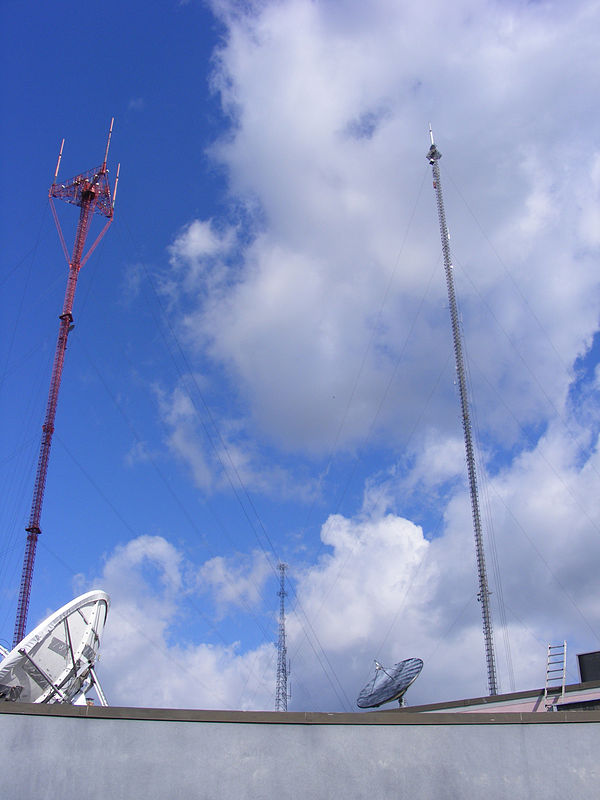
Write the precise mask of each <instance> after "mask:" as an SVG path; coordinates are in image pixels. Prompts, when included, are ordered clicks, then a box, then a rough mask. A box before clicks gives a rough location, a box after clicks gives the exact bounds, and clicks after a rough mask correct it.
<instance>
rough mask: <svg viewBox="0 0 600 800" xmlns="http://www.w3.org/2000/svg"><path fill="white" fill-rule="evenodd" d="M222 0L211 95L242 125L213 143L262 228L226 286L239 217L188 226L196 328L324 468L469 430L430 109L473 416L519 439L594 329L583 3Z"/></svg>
mask: <svg viewBox="0 0 600 800" xmlns="http://www.w3.org/2000/svg"><path fill="white" fill-rule="evenodd" d="M338 5H339V7H338ZM213 8H214V10H215V13H216V14H217V15H219V16H221V18H222V19H223V20H224V21H225V22H226V24H227V26H228V37H227V40H226V44H225V45H224V46H223V47H221V48H220V49H219V51H218V52H217V54H216V59H215V63H216V68H215V72H214V75H213V82H214V86H215V89H216V91H218V92H219V94H220V97H221V100H222V104H223V108H224V109H225V111H226V112H227V113H228V114H229V115H230V118H231V129H230V131H228V133H227V135H226V136H224V137H223V139H222V140H221V141H220V142H218V143H217V144H215V146H214V148H213V150H212V152H213V156H214V158H215V159H217V160H218V161H220V162H221V164H222V165H223V166H224V167H225V169H226V171H227V174H228V176H229V182H230V191H231V195H232V198H234V199H235V202H236V203H242V204H245V205H246V208H247V209H248V213H249V214H250V217H252V216H253V215H254V217H255V219H256V224H255V225H254V227H253V228H252V226H251V235H250V237H249V239H248V240H247V241H246V242H245V243H243V242H238V245H239V246H238V248H237V252H236V260H237V265H236V270H235V272H234V274H232V273H231V272H227V276H228V277H227V279H225V278H224V274H225V273H224V271H223V267H222V266H215V265H214V260H215V259H218V258H221V256H223V254H224V253H225V252H228V253H229V254H230V255H231V248H232V242H233V237H234V233H233V229H232V228H231V227H230V226H228V224H227V223H225V224H223V225H222V226H221V228H217V227H215V221H214V220H194V221H192V222H191V223H190V224H189V225H188V227H187V228H186V229H184V231H183V232H182V233H181V234H180V235H179V236H178V237H177V239H176V241H175V243H174V245H173V247H172V249H171V256H172V260H173V263H174V264H175V265H179V266H181V264H182V263H185V265H186V273H185V278H184V279H183V286H184V288H185V289H186V290H187V291H188V292H190V293H195V294H196V296H197V297H198V298H199V301H198V302H196V304H195V307H193V308H191V309H190V307H189V306H188V307H187V309H186V314H185V315H184V320H183V323H182V329H184V330H185V331H186V336H188V337H189V339H190V340H191V341H193V342H195V343H196V345H197V346H198V347H199V348H201V349H202V351H203V352H204V353H206V354H209V355H210V357H211V358H212V359H213V362H214V364H216V365H220V366H221V367H222V368H223V369H224V371H225V374H226V375H227V376H228V378H229V379H230V380H231V386H232V387H234V389H233V391H234V392H235V394H236V395H238V396H239V397H241V398H243V403H244V408H245V410H246V409H247V410H248V411H249V413H250V415H251V419H252V423H253V424H257V426H258V428H257V431H261V432H262V435H263V436H265V437H266V438H267V439H268V440H269V441H270V442H275V443H276V444H277V445H278V446H279V447H285V448H287V449H290V450H292V451H295V452H299V453H310V454H321V455H322V454H323V453H327V452H329V451H330V450H331V449H332V448H333V449H342V450H343V449H345V448H349V447H352V446H354V445H356V444H357V443H358V442H361V441H364V439H365V437H366V436H367V435H371V434H372V433H373V432H376V433H378V434H379V436H380V437H381V436H385V437H386V440H387V441H389V439H390V437H391V438H392V440H393V441H395V442H396V443H398V442H402V441H403V440H404V439H406V436H407V435H408V432H409V431H410V430H411V429H412V428H413V427H414V426H415V424H417V423H418V427H419V429H420V431H426V430H427V429H428V427H431V426H433V427H435V428H439V429H443V428H447V426H448V425H452V426H454V425H455V416H454V415H449V414H448V412H447V409H448V407H449V406H451V403H452V393H451V391H450V390H449V387H448V382H447V381H445V380H444V381H442V382H441V383H440V382H439V378H440V375H441V374H443V373H444V368H445V365H446V363H447V357H448V353H449V350H450V344H449V334H448V320H447V318H446V312H445V309H444V304H445V300H444V291H445V289H444V285H443V276H442V271H441V268H440V261H439V255H438V253H439V242H438V240H437V238H438V234H437V222H436V219H435V207H434V198H433V195H432V194H431V195H426V196H424V195H423V191H422V189H423V180H424V176H425V175H426V172H427V165H426V162H425V160H424V154H425V151H426V149H427V136H426V133H427V123H428V121H429V120H430V119H431V118H432V114H434V120H433V121H434V123H435V128H436V130H437V131H438V136H439V137H440V147H441V149H442V151H443V152H444V153H445V157H444V159H443V160H442V172H443V180H444V181H445V186H446V191H447V194H448V196H447V205H448V209H447V211H448V217H449V221H450V226H451V231H452V244H453V248H454V249H455V251H456V252H455V257H456V275H457V282H458V284H459V297H460V302H461V306H462V308H463V325H464V328H465V334H466V337H467V342H468V351H469V355H470V358H471V359H472V362H473V373H472V379H473V382H474V392H475V394H476V396H477V397H480V398H481V400H482V402H481V406H482V407H485V408H486V409H487V410H486V414H485V415H484V416H483V417H482V425H483V426H484V429H485V430H488V431H490V432H491V433H492V434H493V435H495V436H496V437H499V436H501V438H502V441H503V443H514V442H516V441H518V439H519V435H520V432H519V425H515V423H514V420H512V419H511V418H510V415H509V416H508V417H507V412H506V407H507V406H508V408H509V409H511V410H513V411H514V412H515V413H516V416H517V419H518V421H519V423H520V425H528V424H530V423H531V422H532V421H533V420H534V419H538V418H539V417H542V418H548V417H551V416H552V415H553V414H554V413H555V408H556V406H557V405H560V403H561V402H562V400H563V398H564V394H565V391H566V388H567V386H568V382H569V379H570V372H569V370H570V365H571V364H572V363H573V361H574V360H575V358H576V357H577V356H578V355H580V354H581V353H582V352H584V351H585V349H586V347H587V346H589V343H590V340H591V336H592V334H593V332H594V330H595V329H596V327H597V311H596V309H597V305H598V299H599V297H598V282H597V279H596V270H595V259H594V258H593V257H592V254H591V252H590V245H592V246H593V242H594V241H595V240H594V234H593V219H594V214H596V212H597V208H598V202H597V197H596V193H595V190H594V185H595V183H594V181H595V177H594V175H595V172H594V169H592V170H590V168H589V165H590V158H591V160H592V161H591V163H592V165H593V164H594V163H595V160H594V159H597V158H598V154H597V153H594V152H590V146H592V148H593V145H592V143H591V142H590V140H589V130H588V129H587V128H586V127H585V126H583V127H582V126H578V125H577V123H576V121H577V120H578V119H583V118H584V117H585V116H587V109H588V106H587V100H586V98H587V97H588V96H590V94H593V86H594V85H596V84H597V81H598V74H597V69H596V67H595V58H594V57H593V51H594V48H595V39H594V37H593V35H592V34H591V30H592V29H593V27H594V25H593V23H594V22H595V23H597V19H596V16H595V14H594V12H593V9H592V7H590V6H589V4H586V3H579V4H577V5H576V6H575V7H574V8H573V9H572V13H570V14H569V15H568V17H566V16H565V15H564V14H563V13H561V11H560V9H559V8H557V7H555V6H552V9H551V11H552V13H548V9H547V7H546V6H544V7H540V6H524V5H522V4H512V5H511V4H509V5H508V6H507V5H506V4H495V3H492V4H487V5H486V6H485V7H484V6H482V4H481V3H479V2H473V0H468V2H461V3H458V4H452V6H447V5H444V6H440V8H438V9H437V10H436V11H435V12H434V13H432V9H431V8H428V9H427V11H425V9H424V8H421V7H419V6H414V4H407V3H404V4H397V3H387V2H379V3H376V4H375V5H374V6H373V4H371V7H370V8H369V13H368V14H367V13H366V12H364V11H362V10H360V9H359V8H358V6H357V4H355V3H344V4H330V3H323V4H314V3H308V2H304V0H294V2H287V3H266V4H259V5H256V6H252V5H251V6H249V7H248V9H246V10H245V11H244V10H241V9H240V7H239V6H237V5H236V4H230V3H226V2H215V3H214V4H213ZM433 19H435V20H436V22H435V24H434V23H433V22H432V20H433ZM467 20H468V22H467ZM565 26H566V27H565ZM442 30H443V31H444V40H445V41H447V40H448V39H447V37H448V36H449V35H450V34H449V32H451V38H452V41H453V42H454V45H453V48H452V55H450V53H449V52H448V51H447V49H446V48H445V47H440V46H439V45H440V42H439V41H438V39H437V37H438V36H439V32H440V31H442ZM575 42H576V44H575ZM571 47H572V48H574V49H575V48H576V54H575V52H571V51H570V48H571ZM586 54H587V55H586ZM575 55H576V57H575ZM584 65H585V68H584ZM573 82H576V85H577V86H578V91H577V92H574V91H572V86H573ZM586 87H587V88H586ZM550 95H551V96H552V99H551V100H550ZM549 103H550V104H551V107H552V115H551V116H549V115H548V114H547V113H546V109H547V108H548V107H549ZM446 167H447V170H448V174H446V172H445V170H446ZM428 182H429V181H428V180H427V181H426V183H428ZM575 197H577V200H578V202H577V203H576V204H574V202H573V200H574V199H575ZM584 198H585V200H586V201H587V200H590V201H591V202H586V203H585V208H586V209H587V210H586V212H585V214H584V215H583V216H582V215H581V214H580V213H579V208H583V207H584V206H583V200H584ZM257 209H259V210H260V213H258V214H257ZM211 263H213V267H211V269H207V265H209V264H211ZM207 280H208V281H210V282H211V286H212V288H213V290H214V291H212V292H210V293H209V294H208V295H207V294H206V292H205V291H204V288H203V287H204V286H205V284H206V281H207ZM192 305H193V304H192ZM540 385H541V386H543V387H544V391H543V393H541V392H540V390H539V387H540ZM500 394H501V397H502V401H501V402H500V401H499V399H498V398H499V395H500ZM415 397H416V398H419V400H418V401H415V400H414V399H413V398H415ZM423 398H429V402H428V403H427V404H425V405H424V403H423ZM444 435H446V434H444Z"/></svg>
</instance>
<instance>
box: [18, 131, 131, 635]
mask: <svg viewBox="0 0 600 800" xmlns="http://www.w3.org/2000/svg"><path fill="white" fill-rule="evenodd" d="M113 122H114V120H111V123H110V130H109V132H108V141H107V143H106V152H105V155H104V162H103V164H102V166H101V167H96V169H91V170H88V172H82V173H81V174H80V175H76V176H75V177H74V178H72V179H71V180H70V181H67V182H66V183H63V184H59V183H57V177H58V169H59V167H60V160H61V158H62V151H63V145H64V139H63V143H62V144H61V147H60V153H59V155H58V163H57V165H56V172H55V174H54V183H53V184H52V186H51V187H50V191H49V193H48V197H49V200H50V207H51V209H52V214H53V216H54V221H55V222H56V227H57V230H58V235H59V237H60V241H61V244H62V247H63V250H64V253H65V258H66V260H67V264H68V265H69V275H68V279H67V288H66V292H65V299H64V303H63V309H62V314H61V315H60V317H59V327H58V340H57V342H56V352H55V354H54V364H53V367H52V377H51V379H50V390H49V392H48V402H47V405H46V416H45V418H44V424H43V425H42V441H41V444H40V452H39V457H38V464H37V471H36V476H35V484H34V489H33V500H32V503H31V512H30V514H29V524H28V525H27V528H26V531H27V541H26V545H25V556H24V559H23V571H22V573H21V587H20V590H19V602H18V606H17V618H16V622H15V631H14V636H13V647H16V646H17V644H18V643H19V642H20V641H21V640H22V639H23V637H24V636H25V627H26V625H27V612H28V610H29V597H30V594H31V582H32V578H33V566H34V562H35V551H36V547H37V541H38V537H39V535H40V533H41V529H40V517H41V514H42V504H43V502H44V488H45V486H46V475H47V472H48V460H49V458H50V445H51V443H52V434H53V433H54V419H55V417H56V406H57V403H58V391H59V389H60V381H61V377H62V370H63V364H64V360H65V351H66V349H67V338H68V336H69V333H70V332H71V331H72V330H73V301H74V299H75V289H76V286H77V278H78V277H79V270H80V269H81V267H83V265H84V264H85V262H86V261H87V260H88V258H89V257H90V255H91V254H92V252H93V251H94V249H95V248H96V246H97V244H98V243H99V241H100V239H102V237H103V236H104V234H105V233H106V231H107V230H108V227H109V225H110V224H111V222H112V220H113V214H114V207H115V197H116V193H117V184H118V181H119V167H117V175H116V179H115V186H114V191H113V193H112V195H111V191H110V185H109V181H108V169H107V166H106V162H107V158H108V148H109V145H110V139H111V136H112V129H113ZM55 198H57V199H59V200H65V201H66V202H67V203H72V204H73V205H76V206H79V222H78V224H77V231H76V233H75V243H74V245H73V254H72V256H71V258H69V254H68V250H67V246H66V244H65V239H64V236H63V233H62V229H61V227H60V223H59V221H58V215H57V213H56V209H55V207H54V199H55ZM94 214H99V215H101V216H103V217H106V219H107V222H106V224H105V225H104V227H103V228H102V230H101V231H100V233H99V234H98V236H97V237H96V240H95V241H94V243H93V244H92V246H91V247H90V248H89V250H88V251H87V253H86V254H85V255H84V254H83V251H84V249H85V243H86V239H87V235H88V233H89V229H90V224H91V221H92V217H93V216H94Z"/></svg>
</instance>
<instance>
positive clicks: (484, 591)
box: [427, 126, 498, 695]
mask: <svg viewBox="0 0 600 800" xmlns="http://www.w3.org/2000/svg"><path fill="white" fill-rule="evenodd" d="M429 136H430V138H431V147H430V148H429V152H428V153H427V160H428V161H429V163H430V164H431V168H432V170H433V188H434V189H435V194H436V199H437V209H438V217H439V222H440V235H441V237H442V252H443V254H444V269H445V271H446V286H447V288H448V301H449V304H450V318H451V321H452V339H453V342H454V356H455V359H456V374H457V377H458V389H459V394H460V407H461V412H462V425H463V431H464V437H465V453H466V460H467V472H468V476H469V491H470V494H471V514H472V517H473V530H474V533H475V554H476V557H477V574H478V576H479V594H478V600H479V602H480V603H481V615H482V618H483V636H484V641H485V658H486V661H487V673H488V689H489V693H490V695H495V694H498V685H497V680H496V657H495V654H494V641H493V631H492V617H491V613H490V591H489V588H488V581H487V572H486V568H485V555H484V550H483V534H482V530H481V514H480V511H479V494H478V491H477V471H476V468H475V450H474V447H473V434H472V430H471V417H470V413H469V397H468V392H467V379H466V374H465V364H464V359H463V347H462V340H461V335H460V324H459V319H458V307H457V304H456V294H455V291H454V277H453V274H452V271H453V267H452V260H451V258H450V243H449V240H450V237H449V235H448V227H447V225H446V214H445V211H444V199H443V197H442V184H441V180H440V167H439V163H438V162H439V160H440V158H441V157H442V154H441V153H440V151H439V150H438V149H437V147H436V146H435V142H434V140H433V133H432V131H431V126H430V127H429Z"/></svg>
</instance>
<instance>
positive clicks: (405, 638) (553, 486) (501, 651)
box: [95, 430, 600, 711]
mask: <svg viewBox="0 0 600 800" xmlns="http://www.w3.org/2000/svg"><path fill="white" fill-rule="evenodd" d="M578 452H579V448H578V447H577V443H576V442H574V441H573V440H572V439H571V438H570V437H568V436H564V434H563V433H562V431H557V430H550V431H548V432H547V434H546V435H544V436H543V437H542V438H541V439H540V441H539V442H538V443H537V445H536V446H535V447H534V448H533V449H531V450H530V451H528V452H527V453H524V454H522V455H521V456H520V457H519V459H518V461H517V463H516V464H515V465H514V466H513V467H512V468H511V469H510V470H509V469H507V470H505V471H503V472H502V473H499V474H498V475H496V476H494V477H493V478H490V479H489V481H488V482H487V486H486V494H487V496H489V499H490V504H491V508H492V516H493V519H494V529H495V546H494V547H491V541H490V538H489V532H488V540H487V542H486V545H487V547H488V551H487V552H488V562H489V567H490V569H489V575H490V586H491V589H492V605H493V609H494V614H495V620H496V629H495V633H496V653H497V663H498V671H499V678H500V687H501V689H502V690H504V691H509V690H511V689H513V688H515V689H524V688H532V687H537V686H541V685H543V679H544V669H545V649H546V644H547V643H548V642H549V641H558V640H562V638H564V637H565V636H566V637H567V638H568V641H569V648H570V651H569V652H570V655H569V672H568V680H569V681H571V682H576V681H577V680H578V670H577V666H576V661H575V653H576V652H582V651H587V650H590V649H593V648H594V647H595V646H598V644H600V604H599V603H598V600H597V592H596V591H595V586H596V582H597V574H596V573H597V569H596V565H597V563H598V560H599V559H600V544H599V542H600V539H599V537H598V519H599V516H600V514H599V512H600V508H598V502H597V500H596V497H597V493H595V492H594V490H593V487H594V486H595V483H596V481H597V476H598V472H599V468H600V462H599V454H598V449H597V442H595V443H594V448H593V451H592V452H591V454H590V456H589V457H588V458H586V460H585V461H584V462H583V463H581V462H580V459H579V457H578ZM551 454H552V460H553V463H555V464H560V465H561V468H560V471H559V470H557V471H556V472H553V471H552V470H550V471H549V470H548V468H547V467H548V458H549V457H550V455H551ZM395 480H396V477H395V476H390V477H389V479H388V481H389V483H390V484H393V482H394V481H395ZM440 480H442V481H444V480H445V475H441V477H440ZM394 494H395V489H394V487H393V485H390V486H388V487H387V489H386V487H385V484H383V483H381V482H380V483H378V484H377V486H376V487H375V488H369V490H368V491H367V494H366V497H365V503H364V507H363V509H362V510H361V511H360V512H359V513H358V514H357V515H356V516H354V517H352V518H349V517H345V516H343V515H340V514H334V515H331V516H329V517H328V518H327V519H326V520H325V521H324V523H323V525H322V529H321V542H322V553H321V555H320V557H319V558H318V559H317V560H316V561H315V562H314V563H311V564H306V565H304V566H303V567H298V566H293V567H292V570H291V571H290V581H289V583H288V600H287V603H288V605H287V612H288V613H287V637H288V653H289V656H290V659H291V664H292V672H291V683H292V686H293V698H292V701H291V703H290V708H296V709H306V708H310V709H323V710H330V711H331V710H352V709H353V708H354V701H355V698H356V695H357V694H358V691H359V689H360V688H361V686H362V685H363V684H364V683H365V682H366V681H367V679H368V677H369V672H370V670H371V669H372V664H373V659H375V658H376V659H377V660H378V661H380V662H382V663H384V664H392V663H394V662H395V661H397V660H400V659H401V658H406V657H411V656H419V657H421V658H423V659H424V661H425V668H424V670H423V674H422V676H421V677H420V678H419V680H418V682H417V683H416V684H415V685H414V687H412V688H411V690H410V698H409V701H410V702H412V703H413V704H415V703H419V702H434V701H438V700H443V699H453V698H454V699H457V698H460V697H468V696H477V695H479V694H485V693H486V690H487V685H486V680H485V675H486V671H485V659H484V653H483V641H482V635H481V617H480V607H479V604H478V602H477V597H476V595H477V582H476V576H475V557H474V552H473V543H472V533H471V523H470V508H469V501H468V496H467V494H466V492H465V489H464V487H461V486H458V487H456V486H455V488H454V490H453V492H452V494H451V497H450V500H449V502H448V503H447V504H446V511H445V527H444V535H443V536H435V537H434V538H431V533H432V532H431V531H429V530H427V529H423V527H421V526H418V525H415V524H414V523H413V522H411V521H410V520H408V519H406V518H403V517H402V516H401V515H399V514H398V513H394V512H392V511H390V509H389V507H388V506H389V502H390V499H391V498H393V497H394ZM590 494H593V496H594V502H593V503H592V504H591V505H590V503H589V496H590ZM492 554H494V555H495V557H497V559H498V562H499V565H500V573H501V576H502V584H501V586H499V585H498V583H497V578H496V575H495V572H494V570H493V569H492V568H491V565H492V561H493V556H492ZM270 573H272V567H270V566H269V565H268V563H267V560H266V558H265V555H264V554H263V553H260V554H258V553H254V554H248V555H247V556H246V557H241V556H239V557H237V558H235V559H231V558H224V557H221V556H217V557H215V558H212V559H210V560H209V561H207V562H205V563H204V564H201V565H193V564H190V563H186V559H184V558H183V556H182V554H181V553H180V552H178V551H177V549H176V548H175V547H174V546H173V545H171V544H169V543H168V542H167V541H165V540H164V539H162V538H161V537H147V536H146V537H140V538H138V539H135V540H133V541H132V542H129V543H128V544H127V545H126V546H124V547H121V548H118V549H117V551H116V552H115V553H114V554H112V555H111V556H110V557H109V558H108V560H107V562H106V566H105V569H104V574H103V575H102V576H101V578H100V579H98V580H97V581H96V582H95V583H96V584H97V585H100V586H102V587H103V588H105V589H107V590H108V591H109V592H110V593H111V594H112V597H113V608H112V610H111V622H110V626H108V627H107V631H106V635H105V644H104V645H103V661H102V669H103V673H104V674H105V676H106V677H105V680H106V683H107V685H108V686H109V687H110V689H111V692H112V693H113V698H112V701H113V702H118V703H122V704H135V705H137V704H142V703H144V704H149V705H181V704H183V705H188V706H189V705H192V706H198V705H199V706H203V707H210V708H213V707H223V708H231V707H242V708H265V709H270V708H272V703H273V692H274V682H275V660H274V652H275V651H274V647H273V644H271V643H269V642H268V638H269V633H270V634H271V636H272V638H273V640H275V638H276V625H275V613H276V607H277V603H276V600H275V584H274V579H273V576H272V574H271V575H270ZM269 577H270V578H271V584H270V585H271V588H272V592H271V594H272V597H270V596H269V593H268V592H267V591H266V589H267V587H268V586H269V584H268V579H269ZM500 590H502V595H503V598H504V604H503V605H504V608H503V612H504V616H505V617H506V619H507V627H506V629H504V630H503V629H502V628H501V626H500V622H499V621H500V620H501V618H502V617H501V615H500V614H498V606H499V604H500V601H501V591H500ZM207 594H208V595H209V596H210V598H211V602H212V605H213V607H214V609H215V615H214V621H215V624H217V625H219V624H220V623H221V621H222V620H223V618H224V617H225V616H226V615H227V614H230V613H235V614H236V615H239V616H241V617H242V618H243V619H245V620H246V623H245V625H246V626H247V627H248V626H249V627H255V626H256V625H257V616H256V614H258V615H259V616H260V615H261V614H262V615H263V617H262V619H263V622H259V623H258V625H259V627H260V628H261V635H262V638H263V641H262V643H260V644H259V645H258V646H257V645H250V646H248V645H247V644H244V642H239V641H237V640H232V641H229V640H227V638H225V637H222V641H221V642H220V643H219V644H214V643H208V642H206V641H202V640H199V641H196V640H193V637H190V638H187V639H186V640H185V641H184V642H181V640H180V639H179V640H178V643H174V642H175V640H174V639H173V637H172V632H173V630H174V629H175V627H176V626H177V624H178V619H180V618H181V616H182V615H185V614H189V613H190V609H189V607H187V611H186V606H188V604H189V602H190V598H191V601H192V602H195V601H194V598H198V597H199V596H201V595H202V596H206V595H207ZM192 608H193V613H196V612H197V608H196V606H193V607H192ZM265 639H266V641H265ZM506 639H508V641H509V644H510V649H509V650H508V651H507V650H506V648H505V640H506ZM149 649H150V650H152V652H153V653H154V656H153V660H152V669H151V670H150V669H149V668H148V669H147V668H146V666H145V664H144V663H142V664H140V662H143V654H144V653H147V652H148V650H149ZM192 677H193V679H192ZM215 687H218V688H215Z"/></svg>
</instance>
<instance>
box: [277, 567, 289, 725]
mask: <svg viewBox="0 0 600 800" xmlns="http://www.w3.org/2000/svg"><path fill="white" fill-rule="evenodd" d="M278 569H279V591H278V592H277V595H278V597H279V638H278V640H277V687H276V689H275V711H287V701H288V674H289V667H288V660H287V646H286V643H285V597H286V595H287V592H286V591H285V571H286V569H287V564H283V563H281V562H280V563H279V567H278Z"/></svg>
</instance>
